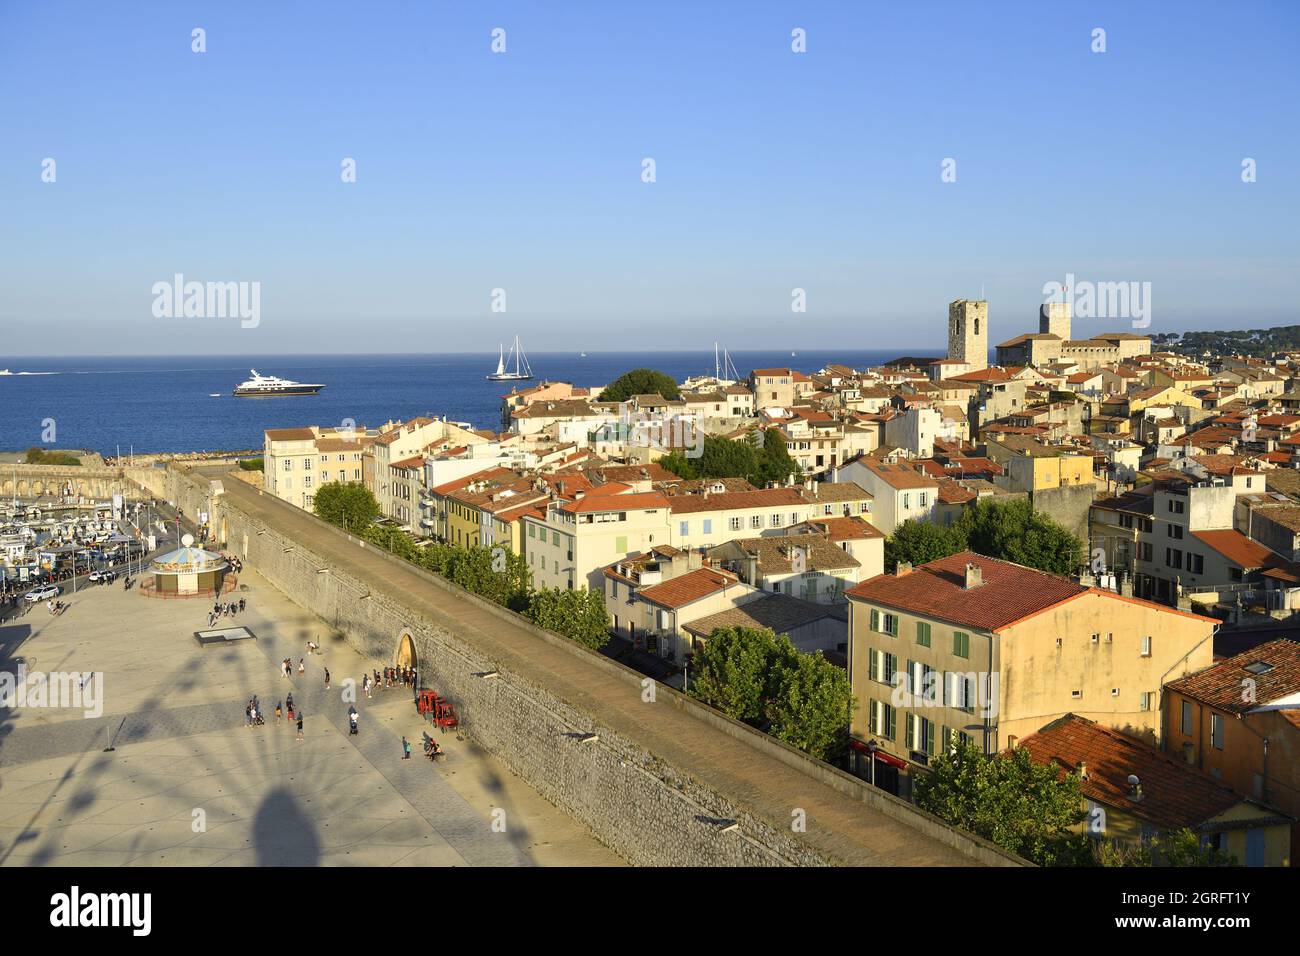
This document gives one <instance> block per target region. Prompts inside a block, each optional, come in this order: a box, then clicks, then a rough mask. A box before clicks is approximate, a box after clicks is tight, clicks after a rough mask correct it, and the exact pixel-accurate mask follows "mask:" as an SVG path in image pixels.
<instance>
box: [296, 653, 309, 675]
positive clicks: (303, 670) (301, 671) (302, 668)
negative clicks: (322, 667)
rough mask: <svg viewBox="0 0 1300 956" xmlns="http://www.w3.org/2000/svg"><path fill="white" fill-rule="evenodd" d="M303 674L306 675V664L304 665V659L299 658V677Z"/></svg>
mask: <svg viewBox="0 0 1300 956" xmlns="http://www.w3.org/2000/svg"><path fill="white" fill-rule="evenodd" d="M305 673H307V663H306V659H305V658H302V657H300V658H298V674H299V676H301V675H303V674H305Z"/></svg>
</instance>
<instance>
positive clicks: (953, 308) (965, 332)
mask: <svg viewBox="0 0 1300 956" xmlns="http://www.w3.org/2000/svg"><path fill="white" fill-rule="evenodd" d="M948 358H950V359H957V360H959V361H962V362H966V363H967V364H968V365H970V367H971V371H972V372H974V371H978V370H979V369H983V368H988V367H989V304H988V302H987V301H985V300H984V299H958V300H957V301H955V302H951V303H949V305H948Z"/></svg>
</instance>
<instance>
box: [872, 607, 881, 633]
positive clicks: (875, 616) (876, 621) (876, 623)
mask: <svg viewBox="0 0 1300 956" xmlns="http://www.w3.org/2000/svg"><path fill="white" fill-rule="evenodd" d="M871 629H872V630H873V631H879V630H880V612H879V611H877V610H876V609H875V608H874V607H873V608H872V609H871Z"/></svg>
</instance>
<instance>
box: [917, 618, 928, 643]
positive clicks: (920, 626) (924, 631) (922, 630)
mask: <svg viewBox="0 0 1300 956" xmlns="http://www.w3.org/2000/svg"><path fill="white" fill-rule="evenodd" d="M916 643H918V644H920V645H921V646H922V647H929V646H930V625H929V624H927V623H925V621H917V622H916Z"/></svg>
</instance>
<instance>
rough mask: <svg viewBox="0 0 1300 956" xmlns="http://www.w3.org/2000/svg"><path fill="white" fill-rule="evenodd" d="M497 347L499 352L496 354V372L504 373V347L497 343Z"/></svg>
mask: <svg viewBox="0 0 1300 956" xmlns="http://www.w3.org/2000/svg"><path fill="white" fill-rule="evenodd" d="M497 348H498V349H499V350H500V354H499V355H498V356H497V374H498V375H504V374H505V371H506V347H505V346H504V345H498V346H497Z"/></svg>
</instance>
